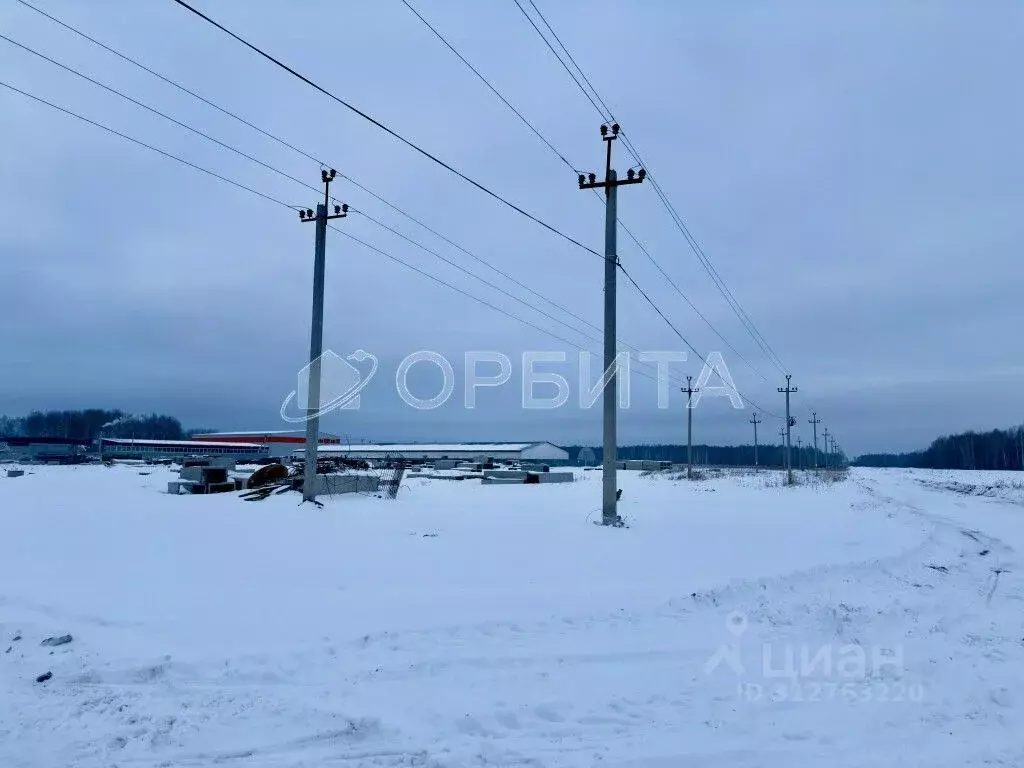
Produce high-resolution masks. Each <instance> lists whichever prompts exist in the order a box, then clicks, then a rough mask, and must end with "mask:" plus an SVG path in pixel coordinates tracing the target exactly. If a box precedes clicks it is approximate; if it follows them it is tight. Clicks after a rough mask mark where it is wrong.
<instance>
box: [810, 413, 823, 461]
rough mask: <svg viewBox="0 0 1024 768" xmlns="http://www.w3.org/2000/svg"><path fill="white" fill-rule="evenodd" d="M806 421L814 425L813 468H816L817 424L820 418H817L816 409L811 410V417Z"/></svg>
mask: <svg viewBox="0 0 1024 768" xmlns="http://www.w3.org/2000/svg"><path fill="white" fill-rule="evenodd" d="M807 423H808V424H810V425H811V426H813V427H814V468H815V469H817V468H818V425H819V424H821V419H819V418H818V412H817V411H811V418H809V419H808V420H807Z"/></svg>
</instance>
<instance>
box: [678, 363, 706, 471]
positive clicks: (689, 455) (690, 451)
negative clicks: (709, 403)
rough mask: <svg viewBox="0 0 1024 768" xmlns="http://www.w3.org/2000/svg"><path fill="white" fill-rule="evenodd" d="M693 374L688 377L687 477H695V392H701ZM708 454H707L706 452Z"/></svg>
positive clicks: (686, 391) (686, 390)
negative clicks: (693, 382)
mask: <svg viewBox="0 0 1024 768" xmlns="http://www.w3.org/2000/svg"><path fill="white" fill-rule="evenodd" d="M692 381H693V376H687V377H686V389H684V390H682V391H683V392H685V393H686V479H687V480H692V479H693V393H694V392H699V391H700V390H699V389H694V388H693V386H692V385H691V382H692ZM705 456H706V454H705Z"/></svg>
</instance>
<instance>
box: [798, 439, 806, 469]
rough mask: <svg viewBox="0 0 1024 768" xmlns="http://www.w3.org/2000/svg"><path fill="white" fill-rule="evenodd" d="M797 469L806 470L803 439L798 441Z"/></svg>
mask: <svg viewBox="0 0 1024 768" xmlns="http://www.w3.org/2000/svg"><path fill="white" fill-rule="evenodd" d="M796 468H797V469H803V468H804V454H803V439H802V438H800V437H797V439H796Z"/></svg>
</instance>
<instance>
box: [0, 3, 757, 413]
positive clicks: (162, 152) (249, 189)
mask: <svg viewBox="0 0 1024 768" xmlns="http://www.w3.org/2000/svg"><path fill="white" fill-rule="evenodd" d="M175 1H176V2H177V1H178V0H175ZM18 2H19V3H21V4H22V5H24V6H26V7H28V8H30V9H32V10H35V11H37V12H38V13H40V14H41V15H43V16H45V17H46V18H48V19H51V20H52V21H54V22H55V23H58V24H60V25H61V26H62V27H65V28H66V29H69V30H70V31H72V32H74V33H75V34H78V35H80V36H81V37H83V38H85V39H87V40H89V41H90V42H93V43H94V44H96V45H98V46H100V47H102V48H104V49H105V50H107V51H109V52H110V53H113V54H114V55H116V56H118V57H119V58H122V59H123V60H125V61H128V62H129V63H132V64H133V65H135V66H137V67H139V68H140V69H143V70H144V71H146V72H148V73H150V74H152V75H153V76H155V77H157V78H159V79H161V80H163V81H165V82H167V83H168V84H170V85H173V86H174V87H176V88H178V89H179V90H182V91H183V92H185V93H188V94H189V95H191V96H193V97H194V98H196V99H198V100H200V101H202V102H203V103H206V104H208V105H209V106H211V107H213V108H215V109H217V110H218V111H221V112H223V113H225V114H227V115H229V116H231V117H232V118H234V119H236V120H238V121H239V122H242V123H243V124H245V125H247V126H249V127H251V128H253V129H254V130H256V131H258V132H259V133H261V134H262V135H265V136H267V137H268V138H271V139H273V140H275V141H277V142H279V143H281V144H282V145H284V146H286V147H288V148H290V149H292V150H294V151H296V152H298V153H299V154H301V155H303V156H304V157H307V158H308V159H311V160H313V161H314V162H318V163H320V164H321V165H323V163H322V162H321V161H319V160H317V158H315V157H313V156H312V155H310V154H308V153H306V152H304V151H303V150H301V149H299V148H298V147H295V146H294V145H292V144H290V143H288V142H287V141H285V140H284V139H281V138H279V137H277V136H275V135H273V134H270V133H268V132H267V131H265V130H263V129H261V128H259V127H258V126H256V125H255V124H253V123H251V122H249V121H247V120H245V119H244V118H241V117H240V116H238V115H236V114H234V113H232V112H230V111H228V110H226V109H224V108H223V107H220V106H219V105H217V104H215V103H213V102H211V101H209V100H207V99H205V98H203V97H202V96H200V95H199V94H197V93H195V92H193V91H191V90H189V89H187V88H185V87H184V86H181V85H180V84H178V83H176V82H174V81H173V80H170V79H169V78H166V77H165V76H163V75H161V74H159V73H157V72H155V71H154V70H152V69H150V68H148V67H146V66H145V65H142V64H141V63H139V62H137V61H135V60H134V59H131V58H130V57H127V56H125V55H124V54H121V53H120V52H118V51H116V50H114V49H113V48H111V47H109V46H107V45H105V44H103V43H101V42H100V41H98V40H96V39H95V38H92V37H90V36H89V35H87V34H85V33H83V32H81V31H80V30H77V29H76V28H74V27H72V26H70V25H68V24H66V23H64V22H63V21H61V20H60V19H57V18H56V17H54V16H51V15H50V14H47V13H45V12H44V11H41V10H40V9H38V8H36V7H35V6H33V5H31V4H30V3H28V2H25V0H18ZM229 34H230V33H229ZM0 37H3V38H4V39H5V40H7V41H8V42H9V43H12V44H14V45H16V46H18V47H20V48H22V49H24V50H26V51H28V52H30V53H33V54H35V55H37V56H40V57H41V58H43V59H45V60H47V61H49V62H50V63H52V64H54V65H56V66H59V67H61V68H63V69H65V70H67V71H69V72H71V73H73V74H76V75H77V76H79V77H81V78H83V79H85V80H87V81H89V82H91V83H93V84H95V85H97V86H99V87H102V88H104V89H105V90H107V91H109V92H111V93H114V94H116V95H118V96H120V97H122V98H124V99H126V100H128V101H130V102H132V103H134V104H136V105H137V106H139V107H141V108H144V109H147V110H148V111H150V112H152V113H154V114H157V115H159V116H161V117H164V118H165V119H167V120H170V121H171V122H174V123H175V124H177V125H179V126H181V127H184V128H186V129H188V130H190V131H192V132H193V133H196V134H197V135H200V136H201V137H203V138H206V139H208V140H210V141H211V142H214V143H216V144H218V145H219V146H221V147H223V148H225V149H228V150H230V151H232V152H234V153H236V154H239V155H240V156H243V157H245V158H247V159H249V160H251V161H252V162H255V163H257V164H259V165H261V166H262V167H264V168H267V169H268V170H271V171H273V172H275V173H277V174H279V175H281V176H283V177H285V178H288V179H289V180H291V181H294V182H296V183H299V184H302V185H303V186H306V187H308V188H312V189H315V188H313V187H311V186H310V185H308V184H306V183H305V182H303V181H301V180H299V179H297V178H296V177H294V176H291V175H289V174H287V173H285V172H283V171H281V170H280V169H277V168H275V167H273V166H270V165H268V164H266V163H264V162H262V161H260V160H259V159H257V158H255V157H253V156H252V155H248V154H246V153H244V152H241V151H240V150H237V149H236V148H234V147H232V146H231V145H228V144H226V143H224V142H221V141H219V140H218V139H216V138H214V137H212V136H210V135H209V134H206V133H204V132H202V131H198V130H196V129H193V128H191V127H190V126H187V125H185V124H183V123H182V122H181V121H178V120H176V119H175V118H173V117H171V116H169V115H167V114H165V113H163V112H160V111H159V110H156V109H155V108H153V107H150V106H149V105H146V104H144V103H142V102H140V101H138V100H136V99H134V98H132V97H130V96H128V95H126V94H124V93H122V92H120V91H117V90H116V89H113V88H111V87H110V86H107V85H105V84H103V83H101V82H99V81H97V80H95V79H93V78H90V77H88V76H86V75H84V74H83V73H81V72H79V71H78V70H75V69H73V68H71V67H69V66H67V65H64V64H62V63H60V62H58V61H56V60H54V59H51V58H50V57H47V56H45V55H43V54H41V53H39V52H37V51H34V50H33V49H31V48H28V47H27V46H24V45H22V44H21V43H18V42H17V41H14V40H12V39H10V38H7V37H5V36H2V35H0ZM0 85H3V86H5V87H7V88H9V89H10V90H13V91H15V92H17V93H19V94H21V95H24V96H26V97H28V98H30V99H33V100H35V101H37V102H40V103H42V104H45V105H47V106H50V107H51V108H53V109H56V110H58V111H61V112H63V113H65V114H67V115H69V116H72V117H75V118H77V119H79V120H81V121H83V122H86V123H89V124H91V125H93V126H95V127H98V128H101V129H103V130H105V131H107V132H109V133H111V134H113V135H115V136H118V137H120V138H122V139H125V140H127V141H130V142H132V143H135V144H137V145H139V146H142V147H144V148H146V149H150V150H151V151H154V152H156V153H158V154H160V155H162V156H164V157H167V158H169V159H172V160H175V161H176V162H179V163H181V164H183V165H186V166H188V167H191V168H193V169H195V170H198V171H201V172H203V173H205V174H207V175H209V176H211V177H213V178H216V179H218V180H221V181H224V182H226V183H228V184H231V185H232V186H235V187H237V188H239V189H243V190H245V191H247V192H250V193H251V194H254V195H257V196H259V197H262V198H264V199H267V200H268V201H270V202H274V203H276V204H278V205H281V206H284V207H287V208H289V209H292V210H294V209H295V208H296V207H297V206H291V205H288V204H287V203H284V202H282V201H281V200H278V199H276V198H274V197H272V196H270V195H266V194H264V193H262V192H259V191H258V190H255V189H253V188H252V187H248V186H246V185H244V184H241V183H239V182H236V181H234V180H233V179H230V178H227V177H225V176H222V175H220V174H218V173H215V172H213V171H210V170H209V169H206V168H203V167H202V166H199V165H197V164H195V163H192V162H190V161H188V160H185V159H183V158H181V157H178V156H177V155H174V154H172V153H170V152H167V151H165V150H162V149H160V148H158V147H155V146H153V145H151V144H148V143H146V142H143V141H141V140H139V139H136V138H134V137H132V136H129V135H127V134H124V133H122V132H120V131H117V130H115V129H112V128H110V127H108V126H106V125H103V124H101V123H98V122H96V121H94V120H91V119H89V118H86V117H84V116H82V115H80V114H78V113H75V112H73V111H71V110H69V109H66V108H64V107H61V106H59V105H57V104H54V103H52V102H49V101H47V100H45V99H42V98H40V97H37V96H34V95H33V94H30V93H28V92H26V91H23V90H21V89H19V88H16V87H14V86H12V85H10V84H8V83H4V82H0ZM345 178H346V179H347V180H348V181H350V182H351V183H353V184H354V185H355V186H357V187H359V188H361V189H363V191H365V192H367V193H368V194H371V195H372V196H374V197H375V198H377V199H378V200H380V201H381V202H384V203H385V204H387V205H388V206H390V207H392V208H393V209H394V210H396V211H398V212H399V213H401V214H402V215H404V216H406V217H408V218H410V220H412V221H414V222H415V223H417V224H419V225H420V226H422V227H424V228H425V229H427V230H428V231H430V232H432V233H433V234H435V235H437V236H438V237H441V238H442V239H444V240H445V241H446V242H448V243H449V244H451V245H453V246H454V247H456V248H459V249H460V250H462V251H463V252H465V253H467V254H468V255H470V256H471V257H473V258H475V259H477V260H478V261H481V263H484V264H486V265H487V266H489V267H490V268H491V269H494V270H495V271H497V272H499V273H500V274H502V275H504V276H505V277H507V278H508V279H510V280H512V281H513V282H516V283H517V284H518V285H520V286H521V287H523V288H524V289H526V290H529V291H531V292H532V293H534V294H536V295H537V296H539V297H540V298H542V299H544V300H545V301H548V302H549V303H551V304H552V305H554V306H558V305H557V304H555V303H554V302H552V301H551V300H550V299H546V298H545V297H543V296H542V295H541V294H538V293H536V292H535V291H532V289H530V288H528V286H525V285H523V284H522V283H519V282H518V281H515V280H514V278H511V277H510V276H508V275H507V274H506V273H504V272H503V271H501V270H499V269H497V268H496V267H494V266H493V265H491V264H490V263H489V262H486V261H485V260H483V259H480V258H479V257H476V256H475V255H473V254H472V253H470V252H469V251H466V249H464V248H462V247H461V246H459V245H458V244H456V243H454V242H453V241H451V240H449V239H448V238H445V237H444V236H443V235H441V234H440V233H438V232H436V231H435V230H433V229H431V228H430V227H428V226H427V225H425V224H423V223H422V222H420V221H419V220H418V219H415V218H414V217H412V216H410V215H409V214H407V213H405V212H404V211H402V210H401V209H399V208H398V207H396V206H394V205H392V204H391V203H389V202H388V201H386V200H385V199H384V198H382V197H380V196H379V195H376V194H375V193H373V192H372V191H370V190H368V189H367V188H366V187H364V186H362V185H361V184H359V183H358V182H356V181H355V180H354V179H351V178H350V177H347V176H346V177H345ZM364 215H365V214H364ZM374 221H375V223H378V224H379V223H380V222H376V220H374ZM384 226H386V225H384ZM389 229H390V228H389ZM392 231H394V230H392ZM343 234H345V235H346V236H349V237H351V236H350V235H348V233H343ZM407 239H408V238H407ZM360 242H362V241H360ZM411 242H414V244H416V245H419V244H418V243H415V241H411ZM364 245H366V244H365V243H364ZM368 247H372V246H368ZM420 247H422V246H420ZM425 250H428V251H429V249H425ZM431 253H433V252H432V251H431ZM435 255H437V254H435ZM389 258H392V259H393V260H395V261H397V262H398V263H400V264H403V265H405V266H407V267H409V268H410V269H413V270H414V271H416V272H418V273H421V274H427V273H424V272H423V271H422V270H419V269H417V268H415V267H412V265H409V264H408V263H407V262H404V261H402V260H401V259H398V258H397V257H392V256H390V255H389ZM442 260H445V259H443V257H442ZM445 261H447V260H445ZM448 263H451V262H448ZM455 266H457V265H455ZM459 268H460V269H461V267H459ZM620 268H621V265H620ZM463 271H466V270H463ZM623 271H624V272H625V270H623ZM467 273H468V274H470V275H471V276H473V277H475V278H477V279H479V280H481V281H482V282H485V284H488V285H491V286H492V287H494V286H493V284H491V283H488V282H487V281H485V280H483V279H482V278H479V276H477V275H473V273H469V272H468V271H467ZM430 277H431V278H432V279H435V278H434V277H433V276H432V275H431V276H430ZM627 277H628V278H629V280H630V281H631V282H632V283H633V285H634V286H635V287H636V288H637V289H638V290H641V289H640V287H639V285H638V284H637V283H636V281H635V280H634V279H633V278H632V276H630V275H628V274H627ZM435 281H436V282H440V283H441V284H443V285H446V286H448V287H451V288H452V289H453V290H456V291H457V292H459V293H462V294H464V295H467V296H470V297H471V298H474V300H477V301H480V302H481V303H483V304H484V305H485V306H488V307H491V308H493V309H496V311H499V312H502V313H503V314H505V315H507V316H509V317H511V318H512V319H516V320H518V321H520V322H523V323H524V324H526V325H528V326H530V327H532V328H535V329H538V330H541V331H542V332H544V333H546V334H547V335H550V336H552V337H553V338H556V339H557V340H559V341H562V342H563V343H566V344H569V345H570V346H575V345H574V344H572V343H571V342H569V341H568V340H566V339H564V338H562V337H561V336H558V335H556V334H552V333H551V332H549V331H546V330H545V329H543V328H540V327H539V326H536V325H535V324H533V323H530V322H529V321H525V320H523V319H522V318H519V317H518V316H516V315H512V314H511V313H508V312H505V311H504V310H501V309H500V308H498V307H495V306H494V305H492V304H490V303H489V302H485V301H482V300H480V299H478V298H477V297H474V296H472V294H469V293H468V292H465V291H462V290H461V289H458V288H456V287H454V286H452V285H451V284H450V283H447V282H445V281H443V280H440V279H435ZM498 290H501V289H500V288H499V289H498ZM506 293H507V292H506ZM641 294H642V295H643V296H644V297H645V299H647V301H648V302H649V303H651V305H652V306H654V307H655V309H656V311H658V313H659V315H661V316H662V317H663V319H665V320H666V322H668V319H667V317H665V316H664V314H663V313H661V311H660V310H659V309H658V308H657V307H656V306H655V305H654V303H653V301H651V299H650V297H649V296H647V295H646V293H644V292H643V291H642V290H641ZM509 295H510V294H509ZM513 298H516V297H513ZM517 300H519V299H517ZM519 301H521V300H519ZM522 303H524V304H525V305H526V306H528V307H530V308H531V309H534V310H535V311H541V310H537V308H536V307H533V306H532V305H529V304H528V303H526V302H522ZM563 311H565V310H563ZM541 313H542V314H544V315H545V316H546V317H549V318H551V316H550V315H548V314H547V313H544V312H543V311H541ZM568 314H572V313H568ZM576 317H577V318H578V319H580V320H581V321H582V322H584V323H585V324H588V325H591V327H596V326H593V324H590V323H589V322H588V321H586V320H584V319H582V318H579V316H576ZM551 319H555V318H551ZM555 320H556V322H559V323H560V324H561V325H563V326H565V327H568V328H570V329H572V330H574V331H576V332H580V331H579V330H578V329H576V328H573V327H572V326H570V325H567V324H566V323H565V322H564V321H558V320H557V319H555ZM668 324H669V325H670V327H671V328H672V329H673V330H674V331H675V332H676V334H677V335H679V337H680V338H681V339H683V341H684V342H685V343H686V344H687V346H689V347H690V348H691V349H693V351H694V352H695V353H696V354H698V356H700V354H699V353H698V352H697V350H696V349H694V348H693V347H692V345H690V344H689V342H688V341H686V339H685V337H683V336H682V334H680V333H679V331H678V329H676V328H675V327H674V326H673V325H672V324H671V323H670V322H668ZM584 335H585V334H584ZM627 346H628V345H627ZM701 357H702V356H701ZM639 373H641V375H644V374H643V372H639ZM648 378H650V377H648ZM740 394H741V395H742V394H743V393H742V392H741V393H740ZM743 396H744V397H746V396H745V395H743ZM746 399H748V400H750V398H746ZM751 402H752V403H753V401H752V400H751ZM755 405H756V403H755ZM768 413H769V414H770V415H773V416H774V415H775V414H771V413H770V412H768Z"/></svg>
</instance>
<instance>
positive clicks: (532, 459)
mask: <svg viewBox="0 0 1024 768" xmlns="http://www.w3.org/2000/svg"><path fill="white" fill-rule="evenodd" d="M303 453H304V451H303V450H298V451H296V452H295V455H296V456H302V455H303ZM318 453H319V454H320V455H321V456H325V457H326V456H344V457H345V458H349V459H365V460H371V459H406V460H408V461H433V460H436V459H456V460H461V461H476V460H479V459H485V460H486V459H490V460H496V461H524V462H528V463H538V464H552V465H559V464H568V463H569V452H568V451H567V450H565V449H564V448H559V447H558V446H557V445H554V444H553V443H375V444H362V445H359V444H356V445H352V446H347V445H329V446H321V447H320V448H319V449H318Z"/></svg>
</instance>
